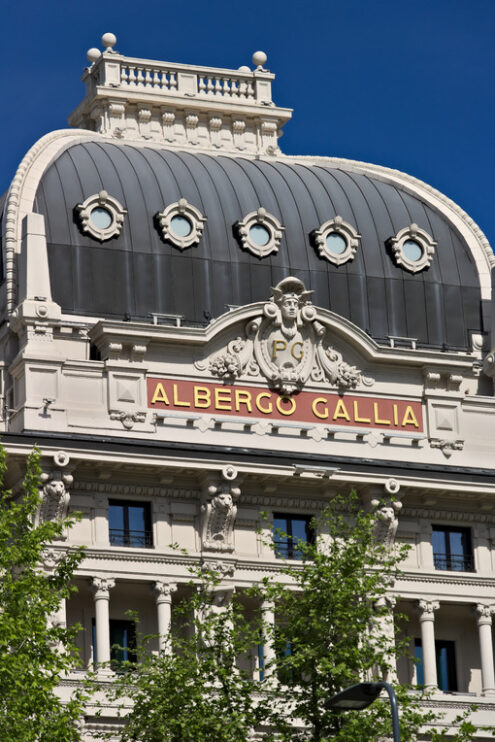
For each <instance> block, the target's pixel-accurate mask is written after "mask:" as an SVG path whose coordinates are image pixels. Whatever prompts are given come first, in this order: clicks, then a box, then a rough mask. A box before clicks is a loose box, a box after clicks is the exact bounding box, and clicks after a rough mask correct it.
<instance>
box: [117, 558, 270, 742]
mask: <svg viewBox="0 0 495 742" xmlns="http://www.w3.org/2000/svg"><path fill="white" fill-rule="evenodd" d="M220 583H221V578H220V575H219V574H218V573H217V572H214V571H213V572H212V571H210V570H206V571H205V570H203V571H202V572H198V573H197V575H196V579H194V580H193V581H192V582H191V584H190V586H189V587H190V590H191V593H190V596H189V597H188V598H186V599H184V600H183V601H182V602H181V604H180V606H179V607H178V609H177V611H176V617H179V619H180V624H181V626H180V632H178V633H171V634H170V636H169V640H168V646H169V651H163V652H161V653H159V654H156V655H153V654H151V653H150V652H149V641H150V640H151V639H152V637H142V638H141V647H140V649H138V661H137V663H132V662H130V663H125V664H124V665H123V666H122V667H121V670H120V674H118V675H117V678H116V683H115V684H114V686H113V688H112V689H111V690H110V695H111V697H112V700H113V701H116V700H117V701H119V700H120V702H121V703H122V702H123V703H122V707H125V705H126V702H127V701H128V700H129V699H130V700H131V701H132V703H133V709H132V711H131V713H130V714H129V715H128V716H127V723H126V726H125V728H124V730H123V732H122V736H121V740H122V742H132V741H135V740H139V742H199V741H200V740H205V742H206V740H215V742H246V740H248V739H250V738H251V732H252V730H253V729H255V728H258V727H260V726H264V727H267V726H268V727H270V726H271V724H272V722H273V721H274V720H276V715H275V714H274V712H273V710H272V708H271V704H270V703H266V701H265V700H263V698H262V695H263V692H262V689H261V687H260V683H259V682H258V681H257V680H256V679H255V678H254V677H253V672H252V671H251V670H250V669H249V668H246V667H244V668H242V667H240V666H239V663H238V660H239V658H240V657H244V658H246V655H247V654H249V652H250V650H251V649H252V647H253V645H256V643H257V642H258V641H259V630H260V623H259V621H254V622H252V621H249V620H248V619H247V618H246V616H245V612H244V610H243V605H242V602H241V601H240V600H239V595H237V594H233V595H232V596H230V595H229V594H228V591H226V590H225V588H222V586H221V584H220ZM226 600H227V602H226V603H225V601H226ZM260 691H261V694H260ZM124 713H125V712H124ZM109 736H110V737H111V738H112V735H111V734H110V735H109ZM264 739H266V740H267V741H268V740H272V739H275V738H274V737H273V732H268V731H266V734H265V736H264Z"/></svg>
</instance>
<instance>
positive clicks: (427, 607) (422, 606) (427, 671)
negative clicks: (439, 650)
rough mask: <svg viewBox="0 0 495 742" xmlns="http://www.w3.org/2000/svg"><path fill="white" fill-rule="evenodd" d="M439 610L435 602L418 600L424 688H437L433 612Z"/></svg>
mask: <svg viewBox="0 0 495 742" xmlns="http://www.w3.org/2000/svg"><path fill="white" fill-rule="evenodd" d="M439 608H440V603H439V602H438V601H437V600H419V601H418V613H419V623H420V626H421V644H422V647H423V677H424V686H425V688H431V689H435V688H437V685H438V681H437V659H436V651H435V611H437V610H438V609H439Z"/></svg>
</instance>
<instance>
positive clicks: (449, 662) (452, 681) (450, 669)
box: [414, 639, 457, 692]
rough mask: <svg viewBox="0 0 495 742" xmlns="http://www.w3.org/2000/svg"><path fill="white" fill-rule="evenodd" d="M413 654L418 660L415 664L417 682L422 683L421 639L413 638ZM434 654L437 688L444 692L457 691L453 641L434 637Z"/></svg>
mask: <svg viewBox="0 0 495 742" xmlns="http://www.w3.org/2000/svg"><path fill="white" fill-rule="evenodd" d="M414 654H415V657H416V659H417V660H418V662H417V664H416V677H417V684H418V685H424V682H425V681H424V673H423V647H422V645H421V639H415V640H414ZM435 655H436V662H437V683H438V687H439V689H440V690H443V691H445V692H449V691H450V692H455V691H457V670H456V665H455V642H452V641H445V640H443V639H436V640H435Z"/></svg>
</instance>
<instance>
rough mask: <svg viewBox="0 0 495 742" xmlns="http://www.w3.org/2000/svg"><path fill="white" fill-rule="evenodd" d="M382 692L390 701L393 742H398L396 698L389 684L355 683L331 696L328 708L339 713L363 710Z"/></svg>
mask: <svg viewBox="0 0 495 742" xmlns="http://www.w3.org/2000/svg"><path fill="white" fill-rule="evenodd" d="M382 690H386V691H387V693H388V697H389V699H390V707H391V711H392V729H393V733H394V742H400V727H399V708H398V704H397V696H396V695H395V691H394V689H393V688H392V686H391V685H390V683H386V682H385V681H384V680H377V681H376V682H374V683H357V685H351V686H350V687H349V688H344V690H342V691H340V693H337V694H336V695H335V696H332V698H330V700H329V701H328V705H329V707H330V708H333V709H336V710H341V711H345V710H349V711H350V710H354V711H361V709H365V708H366V707H367V706H370V705H371V704H372V703H373V701H376V699H377V698H378V696H379V695H380V693H381V692H382Z"/></svg>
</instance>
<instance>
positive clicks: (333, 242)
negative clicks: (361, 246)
mask: <svg viewBox="0 0 495 742" xmlns="http://www.w3.org/2000/svg"><path fill="white" fill-rule="evenodd" d="M325 243H326V246H327V248H328V250H329V251H330V252H331V253H333V254H334V255H342V253H343V252H345V251H346V250H347V242H346V240H345V239H344V238H343V237H342V235H341V234H339V233H338V232H330V234H327V236H326V238H325Z"/></svg>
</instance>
